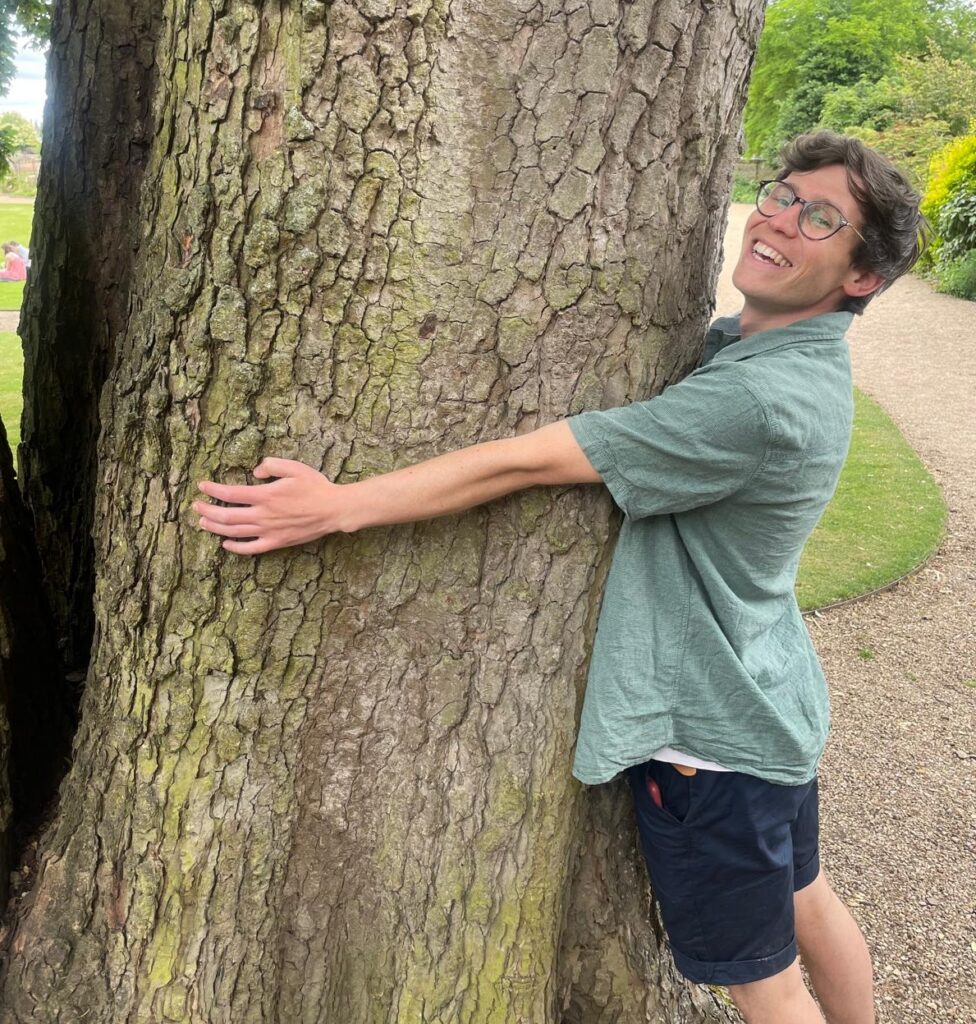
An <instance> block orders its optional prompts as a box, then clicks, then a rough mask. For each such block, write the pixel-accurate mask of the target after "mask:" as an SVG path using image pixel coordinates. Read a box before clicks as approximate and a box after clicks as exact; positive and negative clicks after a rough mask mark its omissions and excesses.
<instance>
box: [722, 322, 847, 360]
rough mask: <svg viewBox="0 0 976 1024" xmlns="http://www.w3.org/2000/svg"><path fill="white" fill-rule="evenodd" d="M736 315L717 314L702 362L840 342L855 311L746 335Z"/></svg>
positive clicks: (744, 357) (737, 358)
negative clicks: (800, 346)
mask: <svg viewBox="0 0 976 1024" xmlns="http://www.w3.org/2000/svg"><path fill="white" fill-rule="evenodd" d="M739 315H740V314H738V313H737V314H736V315H735V316H723V317H719V318H718V319H717V320H715V321H714V322H713V323H712V326H711V327H710V328H709V330H708V334H706V336H705V352H704V355H703V357H702V362H703V363H707V362H710V361H711V360H712V359H715V360H721V361H725V360H739V359H749V358H750V357H751V356H757V355H760V354H761V353H763V352H771V351H772V350H773V349H777V348H782V347H783V346H784V345H796V344H798V343H800V342H806V341H842V340H843V338H844V335H845V334H846V333H847V329H848V327H850V325H851V321H852V320H853V319H854V314H853V313H849V312H846V311H843V310H840V311H837V312H834V313H821V314H819V315H818V316H812V317H809V318H808V319H806V320H797V321H795V322H794V323H792V324H788V325H787V326H786V327H774V328H772V329H770V330H768V331H757V332H756V333H755V334H750V335H749V337H748V338H743V337H742V335H741V327H740V326H739Z"/></svg>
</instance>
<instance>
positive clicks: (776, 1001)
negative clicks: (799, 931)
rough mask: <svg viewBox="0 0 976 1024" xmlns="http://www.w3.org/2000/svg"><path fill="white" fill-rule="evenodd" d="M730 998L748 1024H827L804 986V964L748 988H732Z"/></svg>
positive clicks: (798, 964) (791, 965) (791, 967)
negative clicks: (801, 967) (801, 966)
mask: <svg viewBox="0 0 976 1024" xmlns="http://www.w3.org/2000/svg"><path fill="white" fill-rule="evenodd" d="M729 995H731V996H732V999H733V1001H734V1002H735V1005H736V1006H737V1007H738V1009H739V1013H741V1014H742V1016H743V1018H744V1019H745V1021H746V1024H824V1019H823V1016H822V1015H821V1013H820V1011H819V1010H818V1009H817V1004H816V1003H815V1002H814V1001H813V996H811V995H810V993H809V992H808V991H807V987H806V985H804V984H803V975H802V974H800V963H799V961H798V960H794V961H793V963H792V964H790V966H789V967H787V968H786V970H785V971H780V973H779V974H774V975H773V976H772V977H771V978H763V980H762V981H751V982H749V984H748V985H730V986H729Z"/></svg>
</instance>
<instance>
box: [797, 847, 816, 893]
mask: <svg viewBox="0 0 976 1024" xmlns="http://www.w3.org/2000/svg"><path fill="white" fill-rule="evenodd" d="M819 874H820V852H819V851H817V852H816V853H815V854H814V855H813V856H812V857H811V858H810V859H809V860H808V861H807V862H806V864H804V865H803V867H802V868H795V869H794V871H793V891H794V892H799V891H800V890H801V889H805V888H806V887H807V886H808V885H810V883H811V882H815V881H816V880H817V875H819Z"/></svg>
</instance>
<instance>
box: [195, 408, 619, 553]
mask: <svg viewBox="0 0 976 1024" xmlns="http://www.w3.org/2000/svg"><path fill="white" fill-rule="evenodd" d="M254 475H255V476H256V477H258V478H259V479H272V483H268V484H254V485H242V486H234V485H226V484H217V483H213V482H212V481H209V480H208V481H203V482H202V483H201V484H200V485H199V486H200V490H201V491H203V493H204V494H205V495H207V497H209V498H213V499H216V500H218V501H225V502H231V503H232V506H233V507H229V508H228V507H226V506H221V505H213V504H211V503H210V502H207V501H196V502H194V503H193V509H194V511H195V512H196V513H197V514H198V515H199V516H200V527H201V529H204V530H209V531H210V532H211V533H215V534H218V535H220V536H222V537H226V538H227V539H226V540H225V541H224V543H223V546H224V547H225V548H226V549H227V550H228V551H233V552H234V553H236V554H241V555H259V554H262V553H263V552H265V551H274V550H275V549H276V548H285V547H291V546H292V545H295V544H305V543H308V542H309V541H313V540H317V539H318V538H319V537H324V536H325V535H326V534H329V533H353V532H354V531H356V530H362V529H363V528H365V527H367V526H387V525H390V524H392V523H410V522H415V521H417V520H420V519H433V518H435V517H437V516H444V515H450V514H451V513H454V512H463V511H465V510H466V509H469V508H474V507H475V506H476V505H482V504H484V503H485V502H488V501H492V500H494V499H495V498H500V497H502V496H503V495H506V494H511V493H512V492H513V491H520V490H523V489H524V488H526V487H535V486H538V485H554V484H582V483H600V482H601V477H600V474H599V473H597V471H596V470H595V469H594V468H593V466H592V465H591V464H590V461H589V459H587V457H586V455H585V454H584V453H583V450H582V448H580V446H579V444H578V443H577V442H576V439H575V437H574V436H573V432H572V431H571V430H570V428H569V424H568V423H566V422H565V421H561V422H559V423H551V424H549V426H546V427H542V428H541V429H539V430H534V431H532V433H530V434H524V435H522V436H521V437H512V438H506V439H504V440H500V441H486V442H485V443H483V444H476V445H472V446H471V447H470V448H462V449H460V450H459V451H456V452H449V453H448V454H447V455H440V456H438V457H437V458H434V459H429V460H427V461H426V462H420V463H417V465H415V466H408V467H407V468H405V469H398V470H394V471H393V472H392V473H383V474H381V475H380V476H374V477H369V478H368V479H366V480H361V481H358V482H357V483H351V484H334V483H332V482H331V481H329V480H328V479H327V478H326V477H325V476H323V475H322V474H321V473H319V472H318V471H317V470H315V469H312V467H311V466H306V465H305V464H304V463H302V462H295V461H293V460H291V459H265V460H264V461H263V462H262V463H261V464H260V465H259V466H258V467H257V468H256V469H255V470H254ZM238 538H249V539H246V540H244V539H238Z"/></svg>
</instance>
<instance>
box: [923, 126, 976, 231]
mask: <svg viewBox="0 0 976 1024" xmlns="http://www.w3.org/2000/svg"><path fill="white" fill-rule="evenodd" d="M974 191H976V134H973V135H964V136H963V137H962V138H959V139H955V140H954V141H953V142H950V143H949V144H948V145H947V146H946V147H945V148H944V149H942V151H941V152H940V153H938V154H937V155H936V156H935V157H934V159H933V160H932V167H931V172H930V177H929V183H928V188H927V189H926V191H925V198H924V199H923V200H922V212H923V213H924V214H925V216H926V217H928V218H929V220H930V221H932V223H933V225H935V227H936V229H937V230H938V228H939V216H940V214H941V212H942V207H943V206H945V205H946V203H948V202H949V201H950V200H951V199H953V198H954V197H955V196H956V194H957V193H959V192H974Z"/></svg>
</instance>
